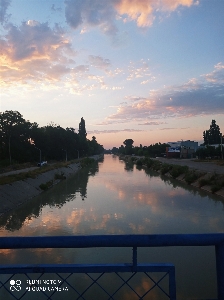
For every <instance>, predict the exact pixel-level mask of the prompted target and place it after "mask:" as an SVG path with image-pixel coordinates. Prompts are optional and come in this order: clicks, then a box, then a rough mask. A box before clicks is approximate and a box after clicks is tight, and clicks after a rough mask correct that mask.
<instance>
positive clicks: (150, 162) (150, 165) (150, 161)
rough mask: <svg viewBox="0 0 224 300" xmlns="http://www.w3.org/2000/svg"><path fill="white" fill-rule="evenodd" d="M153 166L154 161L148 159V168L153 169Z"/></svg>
mask: <svg viewBox="0 0 224 300" xmlns="http://www.w3.org/2000/svg"><path fill="white" fill-rule="evenodd" d="M152 165H153V160H152V159H150V158H148V159H147V162H146V166H147V168H151V167H152Z"/></svg>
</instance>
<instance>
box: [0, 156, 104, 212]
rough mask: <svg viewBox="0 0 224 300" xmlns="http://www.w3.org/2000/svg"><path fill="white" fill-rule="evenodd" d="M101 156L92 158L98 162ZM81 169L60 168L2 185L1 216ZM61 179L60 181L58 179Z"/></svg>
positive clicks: (71, 165)
mask: <svg viewBox="0 0 224 300" xmlns="http://www.w3.org/2000/svg"><path fill="white" fill-rule="evenodd" d="M100 157H101V155H94V156H92V157H91V158H93V159H95V160H98V159H100ZM79 169H81V164H80V163H73V164H70V165H68V167H60V168H56V169H54V170H50V171H47V172H45V173H42V174H40V175H37V176H36V177H35V178H27V179H24V180H19V181H15V182H13V183H11V184H5V185H0V215H2V214H4V213H6V212H7V211H10V210H12V209H14V208H15V207H17V206H19V205H21V204H23V203H25V202H26V201H28V200H30V199H32V198H33V197H35V196H37V195H39V194H40V193H42V192H43V191H44V189H43V188H42V189H41V188H40V186H42V187H47V186H53V185H55V184H58V183H59V182H60V181H61V180H63V178H67V177H69V176H71V175H74V174H75V173H76V172H78V171H79ZM57 178H59V179H57Z"/></svg>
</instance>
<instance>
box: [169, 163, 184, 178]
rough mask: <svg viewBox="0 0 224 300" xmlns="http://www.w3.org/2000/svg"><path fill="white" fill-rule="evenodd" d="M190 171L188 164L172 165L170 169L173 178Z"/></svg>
mask: <svg viewBox="0 0 224 300" xmlns="http://www.w3.org/2000/svg"><path fill="white" fill-rule="evenodd" d="M187 171H188V167H186V166H177V165H172V170H171V171H170V174H171V176H172V177H173V178H177V177H178V176H180V175H181V174H184V173H186V172H187Z"/></svg>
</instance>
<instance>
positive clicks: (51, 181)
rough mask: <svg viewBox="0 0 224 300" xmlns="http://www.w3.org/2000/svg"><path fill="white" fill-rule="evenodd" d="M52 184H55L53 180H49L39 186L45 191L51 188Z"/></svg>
mask: <svg viewBox="0 0 224 300" xmlns="http://www.w3.org/2000/svg"><path fill="white" fill-rule="evenodd" d="M52 184H53V180H50V181H48V182H46V183H41V184H40V185H39V188H40V189H41V190H43V191H46V190H48V189H49V187H51V186H52Z"/></svg>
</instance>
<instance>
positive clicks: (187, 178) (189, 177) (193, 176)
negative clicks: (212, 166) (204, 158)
mask: <svg viewBox="0 0 224 300" xmlns="http://www.w3.org/2000/svg"><path fill="white" fill-rule="evenodd" d="M197 178H198V176H197V174H196V173H195V172H189V173H187V174H186V176H185V178H184V180H185V181H186V182H187V183H188V184H191V183H192V182H194V181H195V180H196V179H197Z"/></svg>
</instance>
